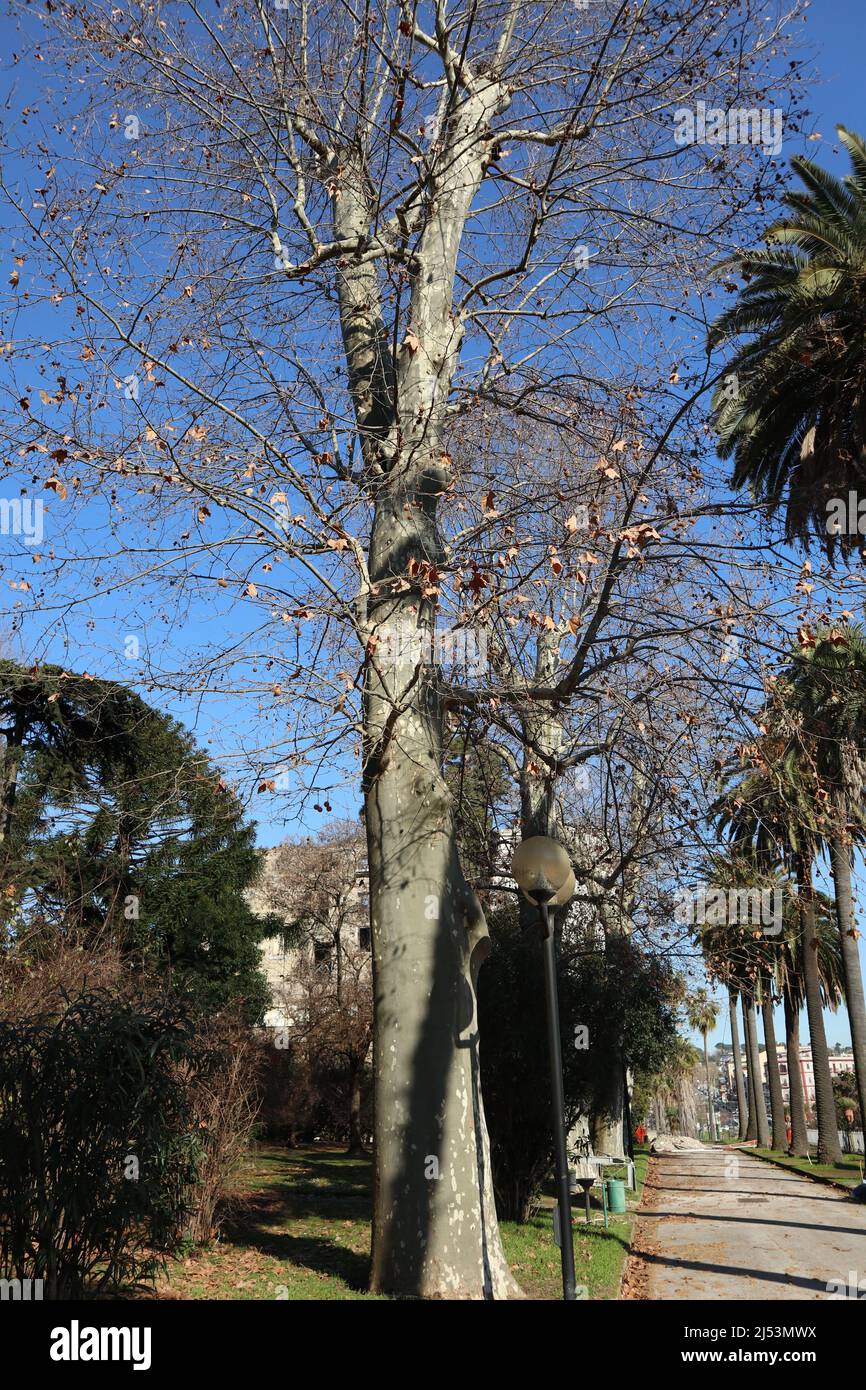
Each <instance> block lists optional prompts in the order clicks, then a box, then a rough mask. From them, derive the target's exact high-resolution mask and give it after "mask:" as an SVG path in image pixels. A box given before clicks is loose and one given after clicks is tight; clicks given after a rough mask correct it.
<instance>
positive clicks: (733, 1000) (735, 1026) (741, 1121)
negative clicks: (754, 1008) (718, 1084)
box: [728, 987, 749, 1139]
mask: <svg viewBox="0 0 866 1390" xmlns="http://www.w3.org/2000/svg"><path fill="white" fill-rule="evenodd" d="M737 998H738V995H737V991H736V990H735V989H731V988H730V987H729V988H728V1011H729V1014H730V1019H731V1056H732V1057H733V1062H734V1084H735V1086H736V1088H737V1116H738V1119H737V1124H738V1137H739V1138H740V1139H745V1137H746V1127H747V1125H748V1123H749V1117H748V1113H747V1112H748V1106H747V1103H746V1088H745V1086H744V1085H743V1058H742V1053H741V1052H740V1028H739V1023H738V1021H737Z"/></svg>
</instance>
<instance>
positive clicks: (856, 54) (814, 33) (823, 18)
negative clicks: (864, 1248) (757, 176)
mask: <svg viewBox="0 0 866 1390" xmlns="http://www.w3.org/2000/svg"><path fill="white" fill-rule="evenodd" d="M806 33H807V35H808V38H809V41H810V43H811V44H813V45H814V49H815V65H816V68H817V72H818V81H817V82H816V83H815V85H814V88H813V90H812V92H811V94H810V95H811V109H812V111H813V129H814V130H816V131H819V132H820V133H821V136H822V139H821V140H810V141H801V140H799V139H797V140H796V142H795V141H786V142H785V144H784V146H783V154H785V155H786V156H788V157H790V156H791V155H794V154H800V153H806V154H808V156H809V158H810V159H814V160H815V162H816V163H818V164H823V165H824V166H825V167H827V168H830V169H833V170H834V172H836V173H839V174H843V173H846V172H847V168H848V162H847V158H846V157H845V154H844V150H843V151H840V148H839V143H838V141H837V140H836V129H835V128H836V126H837V125H838V124H840V123H841V124H842V125H844V126H847V127H848V128H849V129H851V130H856V131H857V132H858V133H862V132H864V131H866V83H864V75H863V55H864V53H866V4H863V3H862V0H817V3H814V4H812V5H811V6H810V8H809V11H808V18H807V23H806ZM822 886H823V887H824V888H825V889H826V890H827V891H828V892H830V893H832V884H831V882H830V881H829V880H828V879H827V877H826V875H825V876H824V882H823V884H822ZM858 889H859V893H858V896H859V900H860V905H861V914H860V915H861V930H862V905H863V904H864V903H866V876H864V873H863V871H862V868H861V871H860V873H859V874H858ZM860 959H861V963H862V965H863V969H864V973H866V943H864V939H863V938H861V941H860ZM720 1002H721V1003H722V1005H723V1009H722V1013H721V1016H720V1018H719V1024H718V1027H717V1028H716V1030H715V1032H714V1033H711V1034H710V1045H711V1046H713V1045H714V1044H715V1043H717V1042H730V1040H731V1031H730V1026H729V1023H728V1012H727V1005H726V1000H724V999H722V998H721V996H720ZM824 1023H825V1027H826V1030H827V1039H828V1042H829V1043H830V1044H831V1045H832V1044H834V1043H836V1042H840V1043H843V1044H847V1043H849V1042H850V1039H851V1034H850V1030H849V1027H848V1016H847V1014H846V1013H845V1011H844V1010H840V1011H839V1013H838V1014H831V1013H829V1012H828V1013H825V1015H824ZM776 1030H777V1036H778V1038H779V1040H780V1041H781V1040H782V1039H784V1017H783V1014H782V1010H781V1009H778V1010H777V1011H776ZM741 1033H742V1024H741ZM800 1038H801V1041H802V1042H804V1043H805V1042H807V1041H808V1029H807V1027H806V1019H805V1014H804V1016H803V1018H802V1019H801V1021H800ZM692 1040H693V1041H694V1042H695V1043H699V1042H700V1038H699V1036H698V1035H697V1034H694V1035H693V1039H692Z"/></svg>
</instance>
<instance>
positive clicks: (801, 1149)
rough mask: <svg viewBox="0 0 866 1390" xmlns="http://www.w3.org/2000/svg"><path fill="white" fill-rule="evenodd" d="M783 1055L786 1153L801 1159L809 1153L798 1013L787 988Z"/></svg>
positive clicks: (785, 992)
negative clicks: (788, 1135)
mask: <svg viewBox="0 0 866 1390" xmlns="http://www.w3.org/2000/svg"><path fill="white" fill-rule="evenodd" d="M784 999H785V1055H786V1057H787V1059H788V1087H789V1090H790V1111H791V1142H790V1144H789V1146H788V1152H789V1153H790V1154H793V1155H794V1156H795V1157H797V1158H803V1157H805V1155H806V1154H808V1152H809V1138H808V1134H807V1132H806V1107H805V1104H804V1101H803V1076H802V1073H801V1071H800V1011H799V1009H798V1008H797V1006H796V1005H795V1004H794V1001H793V998H792V996H791V991H790V989H789V988H787V987H786V988H785V991H784Z"/></svg>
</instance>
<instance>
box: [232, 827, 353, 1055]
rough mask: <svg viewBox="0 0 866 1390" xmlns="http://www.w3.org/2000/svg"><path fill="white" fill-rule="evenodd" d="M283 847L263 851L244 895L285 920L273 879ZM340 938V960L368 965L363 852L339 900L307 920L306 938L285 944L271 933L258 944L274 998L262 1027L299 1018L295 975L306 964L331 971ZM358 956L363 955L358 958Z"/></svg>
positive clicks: (300, 1004) (264, 911)
mask: <svg viewBox="0 0 866 1390" xmlns="http://www.w3.org/2000/svg"><path fill="white" fill-rule="evenodd" d="M281 852H282V853H283V854H285V852H286V850H285V847H277V848H275V849H268V850H265V851H264V860H265V863H264V867H263V869H262V873H261V876H260V878H259V881H258V883H257V884H256V885H255V887H254V888H252V889H250V890H249V891H248V893H247V895H246V896H247V901H248V902H249V904H250V907H252V909H253V910H254V911H255V912H258V913H260V914H262V915H266V914H275V915H276V916H278V917H280V916H281V917H283V919H284V920H285V921H286V923H287V924H288V923H289V922H290V921H291V920H292V919H291V916H290V915H288V914H287V913H286V912H285V910H281V907H280V895H279V893H278V892H277V889H276V885H275V882H274V874H275V866H276V862H277V859H278V856H279V855H280V853H281ZM338 942H339V947H340V951H341V953H342V963H346V962H350V963H352V964H353V965H356V964H359V963H360V964H362V965H363V967H364V968H369V961H370V957H371V941H370V918H369V883H368V872H367V861H366V858H365V857H363V856H360V857H359V859H358V867H357V869H356V871H355V873H354V882H352V883H351V884H349V885H348V886H347V888H346V891H345V892H341V893H340V896H339V901H336V900H335V901H334V904H333V907H332V908H331V909H330V911H328V912H327V913H323V914H322V919H321V920H320V921H319V922H316V923H314V924H312V925H311V926H310V928H309V932H308V934H307V936H306V939H305V940H304V941H303V942H302V943H301V944H300V945H298V946H290V947H286V946H285V945H284V944H283V942H282V941H281V939H280V938H279V937H272V938H270V939H269V940H267V941H263V942H262V944H261V954H262V960H261V970H262V974H263V975H264V977H265V979H266V980H267V982H268V984H269V985H270V987H271V995H272V999H273V1004H272V1007H271V1008H270V1009H268V1011H267V1013H266V1014H265V1017H264V1020H263V1021H264V1025H265V1027H266V1028H286V1027H291V1025H292V1024H296V1023H298V1022H300V1021H301V1020H300V1018H299V1014H300V1012H301V1011H302V1009H303V991H302V989H301V988H300V981H299V976H300V974H301V971H302V968H303V967H305V966H310V965H312V966H314V967H318V968H319V969H321V970H323V971H327V972H328V974H329V975H335V974H336V969H337V945H338ZM359 957H362V960H361V961H360V962H359Z"/></svg>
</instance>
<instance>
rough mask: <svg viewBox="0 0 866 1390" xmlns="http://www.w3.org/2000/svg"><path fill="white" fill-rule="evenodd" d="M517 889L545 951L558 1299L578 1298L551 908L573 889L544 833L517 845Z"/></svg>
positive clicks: (562, 856)
mask: <svg viewBox="0 0 866 1390" xmlns="http://www.w3.org/2000/svg"><path fill="white" fill-rule="evenodd" d="M511 871H512V873H513V875H514V878H515V881H516V883H517V886H518V887H519V889H520V891H521V893H522V894H523V896H524V897H525V898H526V899H527V901H528V902H531V903H532V904H533V905H534V906H535V907H537V908H538V911H539V916H540V919H541V926H542V939H543V950H544V995H545V1002H546V1006H547V1044H548V1052H549V1055H550V1084H551V1093H552V1101H553V1137H554V1146H555V1155H556V1202H557V1213H558V1217H559V1220H558V1223H557V1224H558V1226H559V1232H558V1236H559V1239H558V1244H559V1253H560V1258H561V1260H562V1297H563V1299H564V1300H565V1301H566V1302H569V1303H571V1302H574V1300H575V1298H576V1292H575V1277H574V1240H573V1236H572V1231H571V1194H570V1192H569V1182H568V1150H567V1147H566V1133H565V1094H564V1091H563V1085H562V1043H561V1039H560V1032H559V995H558V991H557V986H556V941H555V938H554V932H553V921H552V918H551V909H552V908H554V909H555V908H557V907H560V906H562V905H563V904H565V903H567V902H568V900H569V898H570V897H571V896H572V894H573V892H574V889H575V879H574V872H573V870H572V867H571V864H570V863H569V861H568V855H567V854H566V853H565V850H564V849H563V848H562V846H561V845H558V844H557V843H556V841H555V840H551V839H549V838H548V837H547V836H546V835H533V836H531V837H530V838H529V839H527V840H524V841H523V842H522V843H521V844H520V845H518V847H517V850H516V851H515V855H514V859H513V862H512V866H511Z"/></svg>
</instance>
